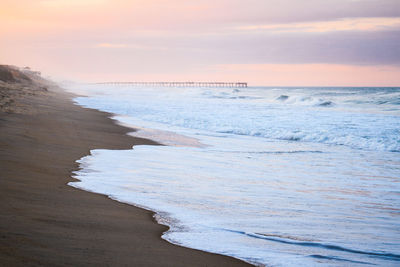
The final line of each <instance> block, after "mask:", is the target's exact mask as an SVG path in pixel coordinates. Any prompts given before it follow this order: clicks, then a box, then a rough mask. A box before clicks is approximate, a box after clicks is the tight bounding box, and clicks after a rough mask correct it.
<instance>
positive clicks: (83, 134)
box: [0, 69, 248, 266]
mask: <svg viewBox="0 0 400 267" xmlns="http://www.w3.org/2000/svg"><path fill="white" fill-rule="evenodd" d="M0 72H1V69H0ZM3 74H4V73H3ZM16 75H17V76H18V73H16ZM5 76H7V75H5ZM5 76H4V75H3V76H2V75H1V73H0V211H1V212H0V266H92V265H96V266H248V264H246V263H244V262H242V261H240V260H237V259H234V258H231V257H226V256H221V255H216V254H211V253H206V252H202V251H197V250H193V249H188V248H183V247H179V246H176V245H172V244H170V243H168V242H166V241H165V240H163V239H161V237H160V236H161V234H162V233H163V232H164V231H166V230H167V229H168V228H167V227H166V226H163V225H159V224H157V223H156V222H155V221H154V219H153V213H152V212H150V211H146V210H143V209H139V208H136V207H133V206H130V205H126V204H122V203H119V202H116V201H113V200H111V199H109V198H107V197H106V196H103V195H99V194H94V193H89V192H85V191H81V190H78V189H75V188H73V187H70V186H67V183H68V182H70V181H72V180H73V178H71V173H72V171H74V170H77V168H78V167H79V166H78V164H77V163H76V162H75V161H76V160H77V159H79V158H81V157H83V156H85V155H87V154H89V153H90V150H91V149H96V148H105V149H130V148H131V147H132V146H133V145H141V144H153V145H157V143H155V142H153V141H151V140H148V139H142V138H134V137H131V136H128V135H126V133H127V132H129V131H132V129H128V128H125V127H123V126H119V125H116V124H115V123H114V121H113V120H111V119H110V118H109V116H111V114H109V113H104V112H99V111H97V110H92V109H85V108H82V107H79V106H76V105H74V104H73V103H72V101H71V98H72V97H73V96H72V95H70V94H67V93H65V92H63V91H62V90H60V89H59V88H57V87H55V86H53V85H51V84H48V83H47V82H45V81H43V80H40V79H38V80H35V79H34V78H33V79H29V77H30V76H29V75H28V79H24V77H17V79H15V80H14V81H11V80H7V79H9V77H5ZM30 78H32V77H30ZM2 79H3V81H1V80H2ZM4 80H6V82H4Z"/></svg>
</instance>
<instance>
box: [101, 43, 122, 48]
mask: <svg viewBox="0 0 400 267" xmlns="http://www.w3.org/2000/svg"><path fill="white" fill-rule="evenodd" d="M95 47H101V48H125V47H128V45H127V44H111V43H100V44H96V45H95Z"/></svg>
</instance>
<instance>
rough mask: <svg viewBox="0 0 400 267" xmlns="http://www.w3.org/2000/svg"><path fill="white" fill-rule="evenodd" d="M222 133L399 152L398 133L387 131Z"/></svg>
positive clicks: (399, 139) (237, 131) (239, 130)
mask: <svg viewBox="0 0 400 267" xmlns="http://www.w3.org/2000/svg"><path fill="white" fill-rule="evenodd" d="M218 132H219V133H223V134H234V135H245V136H246V135H248V136H254V137H263V138H267V139H275V140H284V141H290V142H310V143H323V144H328V145H340V146H347V147H351V148H355V149H360V150H373V151H388V152H400V138H399V136H400V135H399V133H397V132H389V133H385V134H381V135H379V136H375V135H374V136H372V135H371V136H367V135H357V134H356V133H350V132H342V133H340V134H338V133H335V132H330V131H326V130H320V131H318V130H314V131H309V132H307V131H300V130H295V131H287V132H285V131H284V130H272V129H268V130H266V131H250V130H243V129H231V130H227V129H224V130H221V131H218Z"/></svg>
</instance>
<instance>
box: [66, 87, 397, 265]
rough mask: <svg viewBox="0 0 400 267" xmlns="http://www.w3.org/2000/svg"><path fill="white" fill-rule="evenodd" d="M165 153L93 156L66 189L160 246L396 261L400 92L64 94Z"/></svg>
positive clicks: (137, 90) (253, 258) (299, 258)
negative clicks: (92, 199) (140, 216)
mask: <svg viewBox="0 0 400 267" xmlns="http://www.w3.org/2000/svg"><path fill="white" fill-rule="evenodd" d="M68 90H70V91H72V92H75V93H79V94H80V95H83V96H82V97H77V98H75V101H76V103H77V104H79V105H82V106H84V107H90V108H95V109H99V110H102V111H107V112H111V113H114V114H115V116H114V118H115V119H116V120H117V121H118V122H119V123H120V124H123V125H127V126H130V127H133V128H135V129H137V131H135V132H132V133H130V134H131V135H133V136H139V137H146V138H150V139H153V140H156V141H158V142H160V143H162V144H165V145H166V146H135V147H134V148H133V149H131V150H104V149H96V150H92V151H91V155H89V156H86V157H83V158H82V159H80V160H78V162H79V163H80V166H81V170H79V171H77V172H76V173H75V177H76V178H77V179H79V181H77V182H71V183H69V185H71V186H73V187H77V188H80V189H83V190H87V191H92V192H97V193H101V194H105V195H108V196H109V197H110V198H112V199H115V200H118V201H121V202H125V203H129V204H132V205H135V206H138V207H142V208H145V209H149V210H152V211H155V212H156V219H157V220H158V222H160V223H162V224H166V225H168V226H169V227H170V230H169V231H167V232H166V233H164V234H163V236H162V238H164V239H166V240H168V241H169V242H171V243H174V244H179V245H182V246H186V247H190V248H195V249H200V250H204V251H210V252H215V253H219V254H224V255H229V256H233V257H236V258H239V259H243V260H245V261H247V262H250V263H253V264H256V265H261V266H263V265H265V266H314V265H322V266H367V265H378V266H399V265H400V88H370V87H366V88H352V87H332V88H328V87H311V88H307V87H296V88H295V87H293V88H287V87H286V88H285V87H249V88H240V89H234V88H194V87H189V88H183V87H179V88H172V87H168V88H167V87H153V88H151V87H147V88H146V87H133V86H127V85H125V86H122V85H120V86H115V85H70V86H68Z"/></svg>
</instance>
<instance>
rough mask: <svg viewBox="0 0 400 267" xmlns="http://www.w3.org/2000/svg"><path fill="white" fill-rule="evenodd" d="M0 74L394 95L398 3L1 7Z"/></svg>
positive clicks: (144, 0) (104, 0) (146, 1)
mask: <svg viewBox="0 0 400 267" xmlns="http://www.w3.org/2000/svg"><path fill="white" fill-rule="evenodd" d="M0 6H1V8H0V64H10V65H17V66H20V67H23V66H30V67H31V68H33V69H36V70H40V71H42V73H44V74H45V75H46V76H47V75H49V76H51V77H53V78H55V79H72V80H77V81H88V82H101V81H232V82H235V81H243V82H248V83H249V84H250V85H266V86H400V0H196V1H195V0H0Z"/></svg>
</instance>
